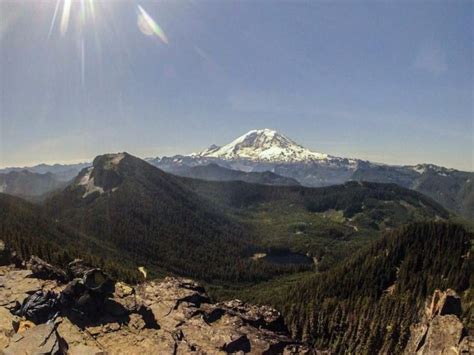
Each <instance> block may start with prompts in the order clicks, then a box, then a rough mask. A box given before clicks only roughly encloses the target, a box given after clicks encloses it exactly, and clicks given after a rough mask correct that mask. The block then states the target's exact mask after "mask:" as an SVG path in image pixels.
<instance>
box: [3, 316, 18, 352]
mask: <svg viewBox="0 0 474 355" xmlns="http://www.w3.org/2000/svg"><path fill="white" fill-rule="evenodd" d="M14 333H15V331H14V329H13V315H12V314H11V313H10V312H9V311H8V310H7V309H6V308H4V307H0V349H3V348H4V347H6V346H7V345H8V343H9V342H10V340H9V339H10V337H11V336H12V335H13V334H14ZM0 352H1V351H0Z"/></svg>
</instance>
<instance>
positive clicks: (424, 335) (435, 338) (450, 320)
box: [405, 289, 474, 355]
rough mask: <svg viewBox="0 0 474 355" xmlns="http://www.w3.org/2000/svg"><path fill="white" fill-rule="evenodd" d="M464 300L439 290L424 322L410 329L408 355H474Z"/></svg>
mask: <svg viewBox="0 0 474 355" xmlns="http://www.w3.org/2000/svg"><path fill="white" fill-rule="evenodd" d="M460 315H461V298H460V297H459V296H458V295H457V294H456V292H454V291H453V290H451V289H448V290H447V291H446V292H442V291H440V290H436V291H435V292H434V294H433V297H432V299H431V302H430V304H429V306H428V307H426V310H425V314H424V315H423V319H422V321H421V322H420V323H417V324H415V325H413V326H412V327H411V328H410V333H411V335H410V339H409V341H408V344H407V346H406V349H405V353H406V354H418V355H425V354H426V355H428V354H430V355H451V354H452V355H457V354H474V339H473V338H472V337H470V336H465V334H466V330H465V329H464V327H463V324H462V322H461V320H460V319H459V317H460Z"/></svg>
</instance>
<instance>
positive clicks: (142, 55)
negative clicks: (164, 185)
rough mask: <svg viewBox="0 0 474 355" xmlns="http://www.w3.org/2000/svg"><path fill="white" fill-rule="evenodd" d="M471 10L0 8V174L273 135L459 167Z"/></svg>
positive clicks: (466, 147) (353, 153)
mask: <svg viewBox="0 0 474 355" xmlns="http://www.w3.org/2000/svg"><path fill="white" fill-rule="evenodd" d="M55 9H56V11H55ZM473 10H474V3H473V2H472V1H414V2H413V1H388V0H387V1H270V0H255V1H217V0H212V1H207V0H201V1H197V0H194V1H191V0H188V1H185V0H178V1H171V0H170V1H146V0H142V1H127V0H108V1H105V0H104V1H101V0H83V1H81V0H60V1H58V2H57V1H56V0H51V1H45V0H42V1H38V0H16V1H11V0H0V20H1V21H0V95H1V96H0V166H2V167H6V166H25V165H32V164H37V163H40V162H46V163H52V162H62V163H68V162H69V163H71V162H78V161H87V160H91V159H92V158H93V157H94V156H96V155H98V154H103V153H107V152H117V151H127V152H129V153H131V154H135V155H137V156H140V157H155V156H170V155H174V154H178V153H180V154H187V153H191V152H194V151H200V150H203V149H204V148H206V147H208V146H209V145H211V144H213V143H215V144H218V145H223V144H226V143H228V142H230V141H231V140H233V139H234V138H236V137H237V136H240V135H242V134H244V133H245V132H247V131H249V130H251V129H258V128H271V129H275V130H277V131H279V132H280V133H283V134H285V135H286V136H288V137H290V138H292V139H293V140H294V141H296V142H297V143H300V144H301V145H303V146H305V147H308V148H310V149H312V150H314V151H318V152H324V153H327V154H331V155H335V156H343V157H351V158H360V159H367V160H372V161H375V162H383V163H389V164H417V163H434V164H438V165H442V166H446V167H452V168H457V169H461V170H470V171H472V170H474V128H473V121H474V112H473V111H474V109H473V102H474V94H473V90H474V84H473V83H474V65H473V63H474V61H473V59H474V58H473V51H474V49H473V48H474V47H473V44H474V31H473V28H474V20H473V13H474V11H473ZM55 13H56V16H55V15H54V14H55ZM53 20H54V21H53Z"/></svg>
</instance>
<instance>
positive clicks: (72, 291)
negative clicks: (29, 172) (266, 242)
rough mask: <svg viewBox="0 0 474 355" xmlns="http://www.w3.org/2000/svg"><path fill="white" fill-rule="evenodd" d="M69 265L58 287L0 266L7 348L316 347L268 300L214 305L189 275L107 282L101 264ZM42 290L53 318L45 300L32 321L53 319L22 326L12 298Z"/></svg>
mask: <svg viewBox="0 0 474 355" xmlns="http://www.w3.org/2000/svg"><path fill="white" fill-rule="evenodd" d="M70 269H71V270H74V271H70V275H75V277H76V278H75V279H74V280H73V281H71V282H70V283H68V284H67V285H62V286H60V287H59V286H58V285H57V283H54V282H56V281H48V280H46V281H45V280H40V279H38V278H37V275H35V274H34V273H33V272H32V271H31V270H18V269H14V268H11V267H8V268H3V269H2V268H0V271H1V273H0V282H3V284H2V287H0V300H2V299H3V301H2V303H3V304H4V306H2V305H0V317H1V319H0V345H2V346H7V348H6V349H5V351H6V353H7V354H16V353H25V352H26V353H53V354H54V353H61V354H62V353H65V352H67V353H68V354H127V355H129V354H137V355H142V354H150V353H153V354H189V353H196V354H227V353H238V354H243V353H252V354H264V353H265V354H313V353H314V352H313V351H312V350H310V349H309V348H307V347H304V346H302V345H301V344H298V343H296V342H294V341H293V340H292V339H291V338H290V337H289V335H288V332H287V331H286V327H285V326H284V324H283V320H282V318H281V315H280V313H279V312H277V311H276V310H274V309H273V308H271V307H267V306H254V305H249V304H246V303H244V302H242V301H239V300H232V301H229V302H222V303H217V304H213V303H211V300H210V299H209V297H208V295H207V293H206V291H205V290H204V288H203V287H202V286H200V285H199V284H197V283H196V282H194V281H192V280H189V279H183V278H175V277H168V278H165V279H164V280H159V281H149V282H146V283H143V284H141V285H138V286H136V287H132V286H130V285H126V284H124V283H116V284H115V287H112V288H111V287H110V282H109V278H108V277H107V276H106V275H105V274H103V273H102V271H100V270H99V269H94V268H91V267H89V266H84V265H83V264H82V263H81V262H79V261H76V262H75V263H73V264H72V265H70ZM51 283H53V285H52V284H51ZM5 285H6V288H5V287H4V286H5ZM54 285H56V286H54ZM53 286H54V287H53ZM112 286H114V284H113V283H112ZM50 290H53V291H54V292H49V291H50ZM24 294H26V297H24V298H23V295H24ZM45 295H54V296H55V297H52V298H51V299H57V298H58V299H59V305H58V306H57V307H58V309H59V312H58V313H57V314H56V313H55V314H54V316H55V317H54V320H52V319H51V316H50V315H51V313H52V312H49V308H48V307H46V309H45V312H44V314H45V315H46V316H45V317H40V318H41V320H38V319H37V320H35V322H37V323H42V322H43V321H46V320H47V319H50V320H49V321H48V322H47V323H42V324H38V325H36V326H35V325H34V324H33V323H31V328H29V329H27V327H25V329H24V330H22V331H21V332H20V331H19V329H20V328H21V327H20V326H19V324H22V322H25V320H23V319H15V317H14V316H13V315H12V314H11V312H10V309H13V308H12V305H13V304H14V303H15V301H16V300H17V299H18V300H24V299H26V301H25V302H23V304H24V305H27V304H28V305H29V304H30V303H31V304H32V305H33V306H34V307H32V308H31V309H35V307H36V306H35V305H36V304H37V302H36V300H41V299H42V298H43V296H45ZM58 295H59V296H58ZM46 298H47V299H49V297H46ZM39 304H40V305H43V302H39ZM7 307H9V308H7ZM55 307H56V306H55ZM55 307H53V308H54V309H56V308H55ZM26 308H28V309H30V307H26ZM26 308H25V310H26ZM46 311H48V312H46ZM42 314H43V313H41V315H42ZM20 315H21V316H26V317H29V318H31V317H30V316H29V315H28V314H27V313H25V312H23V313H21V314H20ZM14 325H16V326H14ZM15 331H17V332H16V333H15ZM22 351H23V352H22Z"/></svg>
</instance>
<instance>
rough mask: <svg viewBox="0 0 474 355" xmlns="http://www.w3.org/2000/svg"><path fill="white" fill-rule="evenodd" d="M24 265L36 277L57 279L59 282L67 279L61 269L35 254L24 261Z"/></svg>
mask: <svg viewBox="0 0 474 355" xmlns="http://www.w3.org/2000/svg"><path fill="white" fill-rule="evenodd" d="M26 267H27V268H28V269H30V270H31V272H32V273H33V275H34V276H35V277H37V278H38V279H42V280H57V281H59V282H61V283H64V282H66V281H67V275H66V273H65V272H64V271H63V270H61V269H59V268H57V267H55V266H52V265H51V264H48V263H47V262H46V261H44V260H42V259H40V258H38V257H37V256H32V257H31V258H30V260H28V262H27V263H26Z"/></svg>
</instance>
